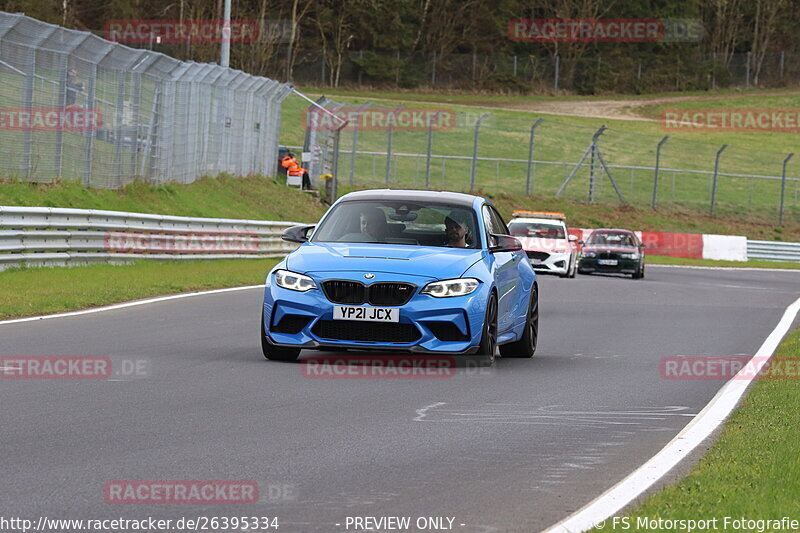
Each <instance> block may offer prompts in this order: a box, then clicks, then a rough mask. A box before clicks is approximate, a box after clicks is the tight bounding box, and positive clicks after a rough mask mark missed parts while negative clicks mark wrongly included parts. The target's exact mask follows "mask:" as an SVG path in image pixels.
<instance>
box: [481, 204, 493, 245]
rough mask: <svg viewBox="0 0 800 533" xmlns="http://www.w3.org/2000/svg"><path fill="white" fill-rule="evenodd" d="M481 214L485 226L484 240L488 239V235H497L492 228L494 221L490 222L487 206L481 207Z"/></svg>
mask: <svg viewBox="0 0 800 533" xmlns="http://www.w3.org/2000/svg"><path fill="white" fill-rule="evenodd" d="M481 213H483V225H484V226H486V238H487V239H488V238H489V234H490V233H497V231H496V230H495V227H494V221H493V220H492V215H491V213H490V211H489V206H487V205H485V206H483V209H482V210H481Z"/></svg>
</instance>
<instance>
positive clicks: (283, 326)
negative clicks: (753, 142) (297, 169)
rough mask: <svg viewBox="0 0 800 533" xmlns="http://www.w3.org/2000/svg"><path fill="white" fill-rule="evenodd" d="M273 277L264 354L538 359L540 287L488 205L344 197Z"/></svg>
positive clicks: (474, 200) (390, 193) (307, 229)
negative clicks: (349, 352)
mask: <svg viewBox="0 0 800 533" xmlns="http://www.w3.org/2000/svg"><path fill="white" fill-rule="evenodd" d="M282 238H283V239H284V240H287V241H291V242H297V243H301V244H300V246H299V247H298V249H297V250H295V251H294V252H292V253H290V254H289V255H288V256H286V258H284V259H283V260H282V261H281V262H280V263H278V265H276V266H275V268H274V269H273V270H272V271H270V273H269V274H268V275H267V280H266V287H265V291H264V309H263V315H262V318H261V346H262V349H263V352H264V356H265V357H266V358H267V359H272V360H281V361H292V360H295V359H297V357H298V355H299V354H300V350H302V349H312V350H337V349H343V348H351V349H379V350H386V351H389V350H401V351H410V352H415V353H422V354H426V353H427V354H442V355H443V354H449V355H456V354H478V355H482V356H485V357H486V359H487V361H488V362H490V363H491V362H493V361H494V357H495V349H496V347H497V346H499V347H500V353H501V354H502V355H503V356H504V357H531V356H533V354H534V352H535V350H536V341H537V337H538V327H539V306H538V284H537V280H536V274H535V273H534V271H533V269H532V268H531V265H530V263H529V262H528V261H527V260H526V256H525V252H523V251H522V246H521V244H520V242H519V241H518V240H517V239H515V238H514V237H512V236H511V235H509V231H508V227H507V226H506V224H505V222H503V219H502V217H501V216H500V214H499V213H498V212H497V210H496V209H495V207H494V206H493V205H492V203H491V202H490V201H488V200H486V199H485V198H481V197H478V196H472V195H469V194H462V193H454V192H435V191H410V190H369V191H359V192H354V193H350V194H347V195H345V196H343V197H341V198H340V199H339V200H338V201H337V202H336V203H335V204H334V205H332V206H331V208H330V209H329V210H328V212H327V213H326V214H325V216H323V217H322V220H321V221H320V222H319V224H318V225H316V226H294V227H292V228H289V229H287V230H286V231H285V232H284V234H283V237H282Z"/></svg>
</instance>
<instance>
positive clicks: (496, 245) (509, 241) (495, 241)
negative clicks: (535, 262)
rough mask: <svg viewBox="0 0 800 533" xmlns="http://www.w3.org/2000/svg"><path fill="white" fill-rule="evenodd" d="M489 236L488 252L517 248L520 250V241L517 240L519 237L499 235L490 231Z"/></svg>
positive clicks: (513, 250) (511, 250)
mask: <svg viewBox="0 0 800 533" xmlns="http://www.w3.org/2000/svg"><path fill="white" fill-rule="evenodd" d="M490 237H491V241H492V242H491V243H490V244H491V246H489V252H490V253H495V252H516V251H517V250H522V243H521V242H519V239H517V238H516V237H512V236H511V235H500V234H499V233H492V234H491V235H490Z"/></svg>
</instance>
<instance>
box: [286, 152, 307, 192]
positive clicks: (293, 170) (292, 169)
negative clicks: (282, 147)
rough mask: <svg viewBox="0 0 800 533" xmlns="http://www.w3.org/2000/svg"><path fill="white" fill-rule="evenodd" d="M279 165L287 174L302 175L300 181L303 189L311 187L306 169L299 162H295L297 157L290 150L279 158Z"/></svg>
mask: <svg viewBox="0 0 800 533" xmlns="http://www.w3.org/2000/svg"><path fill="white" fill-rule="evenodd" d="M281 166H282V167H283V168H284V169H285V171H286V175H287V176H301V177H302V181H301V183H302V188H303V189H310V188H311V180H310V179H309V177H308V170H306V169H304V168H303V167H301V166H300V163H298V162H297V159H296V158H295V155H294V154H293V153H292V152H289V153H288V154H287V155H286V157H284V158H283V159H281Z"/></svg>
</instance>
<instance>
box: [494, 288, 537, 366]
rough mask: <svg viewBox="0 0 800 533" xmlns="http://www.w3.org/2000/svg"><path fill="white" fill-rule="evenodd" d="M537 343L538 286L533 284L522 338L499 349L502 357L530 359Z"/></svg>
mask: <svg viewBox="0 0 800 533" xmlns="http://www.w3.org/2000/svg"><path fill="white" fill-rule="evenodd" d="M538 341H539V286H538V285H537V284H535V283H534V284H533V287H532V288H531V301H530V303H529V304H528V321H527V322H526V323H525V331H524V332H523V333H522V338H521V339H520V340H518V341H515V342H510V343H508V344H504V345H502V346H501V347H500V355H502V356H503V357H522V358H531V357H533V354H534V353H536V344H537V342H538Z"/></svg>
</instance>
